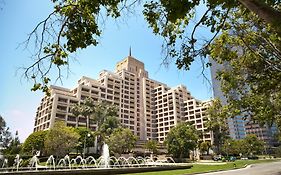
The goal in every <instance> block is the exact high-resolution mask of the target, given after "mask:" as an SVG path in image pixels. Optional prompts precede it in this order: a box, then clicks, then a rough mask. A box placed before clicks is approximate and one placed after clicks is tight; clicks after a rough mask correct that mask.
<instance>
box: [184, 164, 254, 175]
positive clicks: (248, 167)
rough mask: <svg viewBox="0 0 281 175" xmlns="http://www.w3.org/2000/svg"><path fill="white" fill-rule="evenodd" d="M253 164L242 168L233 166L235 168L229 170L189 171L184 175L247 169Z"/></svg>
mask: <svg viewBox="0 0 281 175" xmlns="http://www.w3.org/2000/svg"><path fill="white" fill-rule="evenodd" d="M251 166H252V164H250V165H248V164H245V165H244V166H243V167H241V168H233V169H228V170H210V171H205V172H200V173H199V172H198V173H189V174H184V175H193V174H204V173H215V172H221V171H231V170H239V169H244V168H245V169H246V168H251Z"/></svg>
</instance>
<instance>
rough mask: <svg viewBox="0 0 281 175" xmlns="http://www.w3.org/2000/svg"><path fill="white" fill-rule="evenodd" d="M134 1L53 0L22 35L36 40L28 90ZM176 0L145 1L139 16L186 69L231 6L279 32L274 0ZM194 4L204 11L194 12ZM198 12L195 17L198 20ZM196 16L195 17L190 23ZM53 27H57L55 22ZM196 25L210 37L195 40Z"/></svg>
mask: <svg viewBox="0 0 281 175" xmlns="http://www.w3.org/2000/svg"><path fill="white" fill-rule="evenodd" d="M137 2H138V1H134V0H133V1H120V0H113V1H89V0H79V1H66V0H53V3H54V11H53V12H52V13H50V14H49V16H47V18H46V19H44V20H43V21H41V22H39V23H38V25H37V26H36V27H35V28H34V30H33V31H32V32H31V33H30V35H29V37H28V39H27V45H28V44H29V42H31V41H35V44H34V45H35V46H36V53H35V54H34V57H33V58H34V64H32V65H30V66H29V67H27V68H25V76H26V77H27V78H31V79H33V80H34V87H33V88H32V90H38V89H41V90H42V91H44V92H47V93H48V87H47V85H48V84H49V83H50V81H51V79H50V78H49V77H48V73H49V72H50V71H51V70H52V68H53V67H55V68H57V69H58V72H59V75H58V78H60V77H61V68H62V67H63V66H68V65H69V55H70V54H71V53H73V52H75V51H77V50H78V49H83V48H86V47H88V46H90V45H94V46H96V45H97V44H98V39H99V37H100V36H101V34H102V30H101V26H102V24H103V21H102V19H103V16H107V17H112V18H118V17H120V16H121V15H122V11H124V10H127V9H130V8H132V7H133V5H137ZM200 2H201V1H199V0H195V1H180V2H179V1H175V0H161V1H149V2H146V3H144V11H143V13H144V16H145V18H146V20H147V22H148V24H149V26H150V27H151V28H152V29H153V32H154V33H155V34H157V35H160V36H162V37H163V38H164V41H165V44H164V46H165V47H164V48H165V49H166V55H167V57H166V58H176V64H177V65H178V67H179V68H185V69H189V66H190V64H191V62H192V61H193V60H194V59H195V58H196V57H197V56H199V57H205V56H206V55H208V54H209V50H208V46H209V45H210V44H211V43H212V41H213V39H214V38H215V37H216V36H217V35H218V34H219V33H220V32H221V31H224V30H225V22H226V21H227V20H229V19H231V18H232V16H230V15H229V13H230V11H237V10H242V11H243V13H244V14H245V15H248V14H255V16H258V17H259V18H260V19H263V21H265V23H268V24H271V26H272V27H273V29H274V31H277V33H278V32H279V31H280V28H279V26H280V23H281V22H280V18H281V13H280V9H278V8H276V6H277V5H278V3H280V2H279V1H278V0H266V1H264V2H263V1H260V0H233V1H213V0H206V1H204V4H201V3H200ZM198 9H200V10H203V11H204V12H203V14H198V13H197V11H198ZM198 17H199V19H198ZM194 21H195V22H194ZM54 26H58V27H54ZM200 27H207V29H208V30H209V32H210V33H213V36H212V37H211V38H209V39H200V36H198V35H197V33H198V31H200V30H199V28H200Z"/></svg>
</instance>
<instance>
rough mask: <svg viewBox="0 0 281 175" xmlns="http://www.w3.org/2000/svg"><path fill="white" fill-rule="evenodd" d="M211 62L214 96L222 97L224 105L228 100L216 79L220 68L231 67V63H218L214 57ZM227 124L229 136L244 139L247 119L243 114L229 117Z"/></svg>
mask: <svg viewBox="0 0 281 175" xmlns="http://www.w3.org/2000/svg"><path fill="white" fill-rule="evenodd" d="M210 62H211V63H212V66H211V78H212V85H213V93H214V98H218V99H220V100H221V102H222V105H226V104H227V100H226V97H225V96H224V95H223V92H222V90H221V86H220V81H219V80H217V79H216V74H217V72H218V71H220V70H223V69H229V65H228V64H227V63H225V64H218V63H216V62H215V61H214V60H212V59H210ZM227 124H228V128H229V136H230V137H231V138H233V139H243V138H244V137H245V136H246V130H245V121H244V120H243V118H242V116H235V117H233V118H228V119H227Z"/></svg>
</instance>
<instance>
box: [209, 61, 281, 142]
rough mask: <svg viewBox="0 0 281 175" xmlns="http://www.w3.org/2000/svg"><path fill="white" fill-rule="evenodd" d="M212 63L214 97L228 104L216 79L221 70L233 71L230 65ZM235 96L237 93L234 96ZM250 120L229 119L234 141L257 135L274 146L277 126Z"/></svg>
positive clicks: (241, 117)
mask: <svg viewBox="0 0 281 175" xmlns="http://www.w3.org/2000/svg"><path fill="white" fill-rule="evenodd" d="M210 62H211V63H212V66H211V78H212V84H213V92H214V97H215V98H219V99H220V100H221V102H222V104H223V105H226V104H227V100H226V98H225V96H224V95H223V93H222V90H221V87H220V81H219V80H217V79H216V73H217V72H218V71H220V70H224V69H231V67H230V66H229V64H228V63H227V62H225V63H224V64H218V63H216V62H215V61H214V60H212V59H210ZM232 95H235V92H234V93H233V94H232ZM249 120H250V119H244V118H243V116H235V117H233V118H229V119H227V123H228V127H229V135H230V137H231V138H233V139H242V138H244V137H245V136H246V135H249V134H255V135H256V136H257V137H258V138H259V139H260V140H263V141H264V142H266V143H267V144H268V145H274V144H275V143H276V142H275V141H274V138H273V137H274V133H276V132H277V129H276V127H275V126H272V127H269V126H264V127H261V126H259V125H258V124H256V123H253V122H251V121H249Z"/></svg>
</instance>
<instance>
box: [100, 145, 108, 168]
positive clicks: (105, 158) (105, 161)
mask: <svg viewBox="0 0 281 175" xmlns="http://www.w3.org/2000/svg"><path fill="white" fill-rule="evenodd" d="M100 163H101V165H103V168H109V148H108V145H107V144H103V146H102V154H101V161H100ZM99 167H100V166H99Z"/></svg>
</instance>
